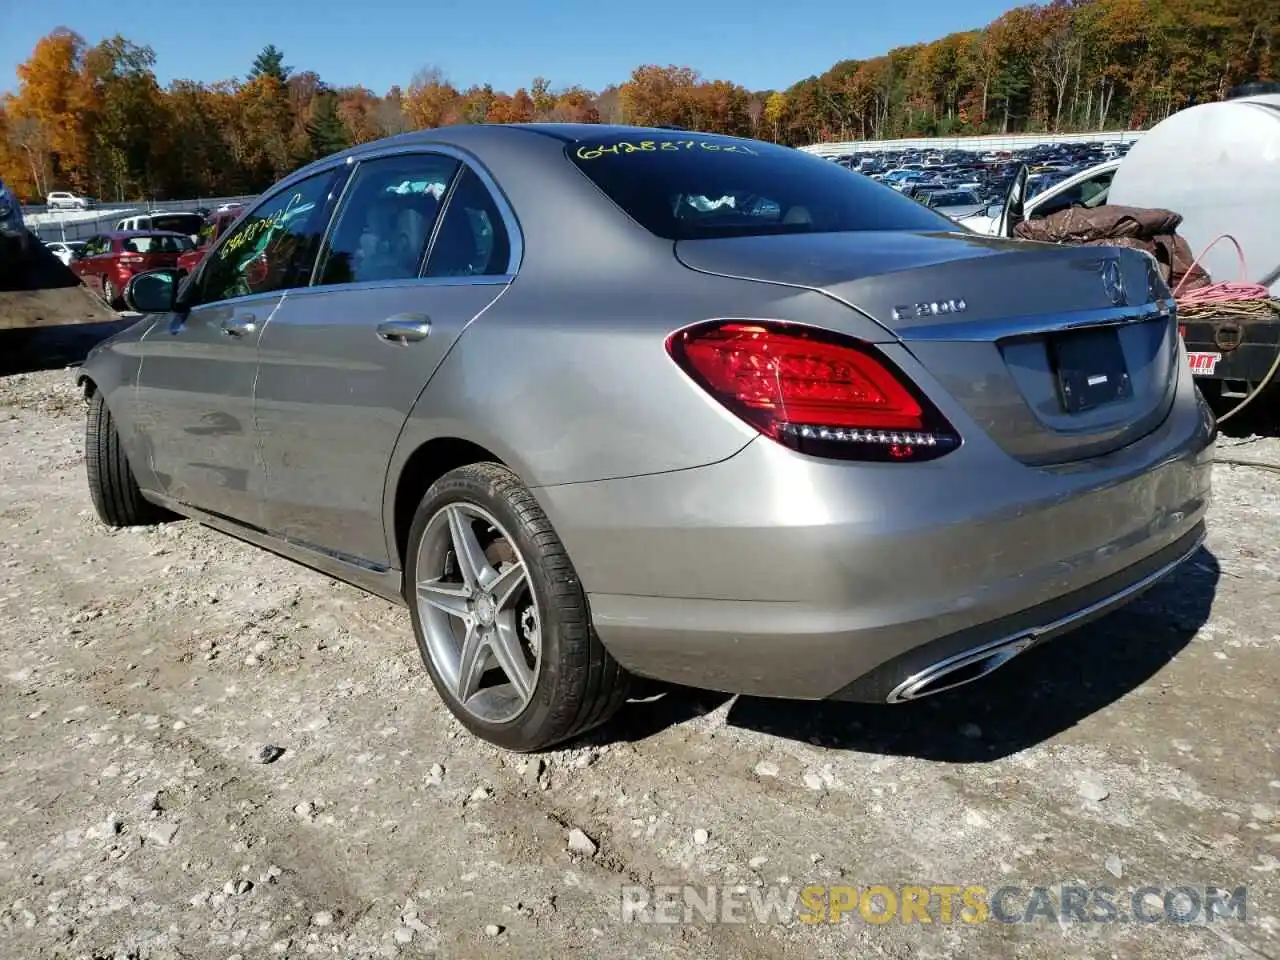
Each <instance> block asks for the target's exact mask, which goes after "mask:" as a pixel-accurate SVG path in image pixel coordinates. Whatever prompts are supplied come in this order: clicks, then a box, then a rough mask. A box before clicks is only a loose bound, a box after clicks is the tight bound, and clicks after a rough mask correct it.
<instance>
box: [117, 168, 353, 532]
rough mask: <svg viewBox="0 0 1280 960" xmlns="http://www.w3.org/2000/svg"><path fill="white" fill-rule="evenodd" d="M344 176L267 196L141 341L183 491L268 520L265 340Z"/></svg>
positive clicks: (151, 415)
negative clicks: (261, 374) (258, 391)
mask: <svg viewBox="0 0 1280 960" xmlns="http://www.w3.org/2000/svg"><path fill="white" fill-rule="evenodd" d="M335 176H336V174H335V171H332V170H330V171H326V172H324V173H320V174H315V175H313V176H311V177H309V178H308V179H306V180H303V181H301V182H298V183H294V184H290V185H288V187H287V188H286V189H284V190H282V191H279V192H277V193H275V194H273V195H272V196H270V197H268V198H266V199H265V200H263V201H262V202H261V203H260V204H259V205H258V207H257V208H256V209H255V210H254V211H253V213H251V214H250V215H249V217H248V218H246V219H245V220H244V221H243V222H242V223H241V224H240V226H239V228H238V229H237V230H236V231H234V232H233V233H230V234H228V235H227V237H226V238H225V240H224V242H222V243H220V244H219V245H218V247H217V248H216V249H215V250H214V251H213V252H212V253H211V254H210V255H209V257H207V258H206V259H205V261H204V263H203V264H202V266H201V268H200V270H199V272H198V273H197V274H196V276H195V277H193V278H192V282H191V284H190V285H189V286H188V287H187V288H185V289H184V290H183V292H182V303H181V306H182V309H181V310H179V311H178V312H175V313H173V314H171V315H170V316H169V317H168V318H166V320H163V321H161V322H160V323H157V324H156V325H155V326H154V327H153V328H152V329H151V331H150V332H149V333H148V334H147V336H146V337H145V338H144V340H143V342H142V344H141V347H142V351H143V357H142V365H141V370H140V373H139V377H138V381H139V382H138V407H139V425H140V427H141V428H142V431H143V433H144V435H145V437H146V441H147V443H148V446H149V448H150V452H151V460H152V468H153V470H154V471H155V474H156V478H157V480H158V482H159V484H160V488H161V490H162V491H163V492H164V493H165V494H166V495H168V496H170V497H172V498H173V499H175V500H178V501H180V502H182V503H186V504H189V505H191V506H194V507H196V508H198V509H201V510H205V511H208V512H210V513H214V514H217V515H219V516H222V517H226V518H229V519H232V520H235V521H237V522H239V523H243V524H246V525H249V526H253V527H258V526H261V509H260V506H261V498H262V494H263V477H262V465H261V462H260V460H259V458H258V455H257V438H256V436H255V433H254V421H253V386H254V378H255V376H256V373H257V367H258V343H259V339H260V338H261V336H262V332H263V331H264V330H265V329H266V328H267V326H268V324H269V323H270V322H271V320H272V318H273V317H274V316H275V315H276V314H277V313H278V312H279V310H280V305H281V304H282V303H283V301H284V298H285V296H286V295H287V291H288V289H289V287H290V286H292V285H294V284H296V283H297V282H298V278H299V277H304V278H305V277H307V276H309V275H310V271H311V267H312V265H313V264H314V262H315V261H314V258H315V250H316V247H317V246H318V238H319V234H320V232H322V230H323V226H324V223H325V221H326V220H327V215H328V213H330V212H331V210H332V192H331V191H332V188H333V184H334V180H335Z"/></svg>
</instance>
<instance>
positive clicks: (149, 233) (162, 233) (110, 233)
mask: <svg viewBox="0 0 1280 960" xmlns="http://www.w3.org/2000/svg"><path fill="white" fill-rule="evenodd" d="M98 236H100V237H110V238H111V239H112V240H119V239H121V238H123V237H185V236H186V234H185V233H178V232H177V231H176V230H104V231H102V233H100V234H98Z"/></svg>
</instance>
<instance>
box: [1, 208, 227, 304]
mask: <svg viewBox="0 0 1280 960" xmlns="http://www.w3.org/2000/svg"><path fill="white" fill-rule="evenodd" d="M242 210H243V206H242V205H240V204H223V205H221V206H220V207H219V208H218V209H217V211H206V212H205V213H204V214H201V213H196V212H192V213H151V214H138V215H136V216H131V217H125V218H123V219H121V220H119V221H117V222H116V224H115V226H114V227H113V228H112V229H111V230H107V231H103V232H102V233H99V234H96V235H94V236H92V237H90V238H89V239H88V240H83V241H80V240H50V241H46V242H45V246H46V247H47V248H48V249H49V250H50V251H51V252H52V253H53V255H54V256H56V257H57V258H58V259H59V260H61V261H62V262H63V263H64V264H66V265H67V266H68V267H70V268H71V270H72V272H73V273H75V274H76V276H78V277H79V278H80V279H81V281H82V282H83V283H84V284H85V286H87V287H89V288H90V289H91V290H93V291H94V292H95V293H98V294H100V295H101V296H102V298H103V299H104V300H106V301H107V303H109V304H110V305H111V306H112V307H117V308H118V307H121V306H123V305H124V301H123V299H122V296H121V294H122V292H123V291H124V288H125V286H126V284H128V282H129V280H130V279H131V278H132V277H133V276H134V275H136V274H138V273H143V272H145V271H147V270H154V269H157V268H159V267H174V268H176V269H177V270H178V271H179V273H180V274H181V275H185V274H187V273H189V272H191V271H192V270H193V269H195V267H196V265H197V264H198V263H199V262H200V260H201V258H202V257H203V256H204V254H205V253H206V252H207V251H208V248H209V244H210V243H212V242H213V241H214V240H216V239H217V238H218V237H219V236H221V234H222V232H223V231H224V230H225V229H226V228H227V227H228V226H229V225H230V224H232V223H234V222H235V220H236V218H237V217H239V215H240V213H241V211H242ZM2 212H3V211H0V214H2ZM2 222H3V219H2V217H0V223H2ZM17 222H18V224H19V225H21V222H22V221H21V216H20V215H19V217H18V221H17ZM24 233H25V231H24Z"/></svg>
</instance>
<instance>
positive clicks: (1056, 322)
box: [898, 299, 1177, 343]
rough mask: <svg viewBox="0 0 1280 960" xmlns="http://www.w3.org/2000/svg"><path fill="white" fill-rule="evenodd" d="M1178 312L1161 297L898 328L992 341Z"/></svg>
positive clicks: (919, 336)
mask: <svg viewBox="0 0 1280 960" xmlns="http://www.w3.org/2000/svg"><path fill="white" fill-rule="evenodd" d="M1176 316H1177V307H1176V305H1175V303H1174V301H1173V300H1171V299H1160V300H1155V301H1152V302H1151V303H1144V304H1140V305H1138V306H1125V307H1111V308H1108V309H1105V310H1077V311H1074V312H1071V313H1057V314H1049V315H1046V316H1035V317H1007V318H1000V319H995V320H991V319H987V320H960V321H944V322H941V323H926V324H921V325H920V326H918V327H917V326H908V327H906V328H904V329H903V330H901V331H899V332H898V339H900V340H902V341H903V342H904V343H910V342H911V341H913V340H962V341H977V342H989V341H990V342H994V341H996V340H1007V339H1009V338H1010V337H1025V336H1035V335H1037V334H1048V333H1062V332H1064V331H1067V330H1079V329H1083V328H1085V327H1119V326H1125V325H1127V324H1131V323H1143V322H1145V321H1149V320H1169V319H1172V318H1174V317H1176Z"/></svg>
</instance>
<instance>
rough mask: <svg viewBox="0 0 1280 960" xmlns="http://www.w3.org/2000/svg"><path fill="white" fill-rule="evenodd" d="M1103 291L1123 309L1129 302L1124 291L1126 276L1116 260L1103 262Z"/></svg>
mask: <svg viewBox="0 0 1280 960" xmlns="http://www.w3.org/2000/svg"><path fill="white" fill-rule="evenodd" d="M1102 289H1103V290H1105V291H1106V293H1107V296H1108V297H1110V298H1111V302H1112V303H1114V304H1115V305H1116V306H1117V307H1123V306H1124V305H1125V304H1127V303H1128V302H1129V296H1128V294H1127V293H1126V292H1125V289H1124V274H1123V273H1121V272H1120V264H1119V263H1118V262H1117V261H1115V260H1104V261H1102Z"/></svg>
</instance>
